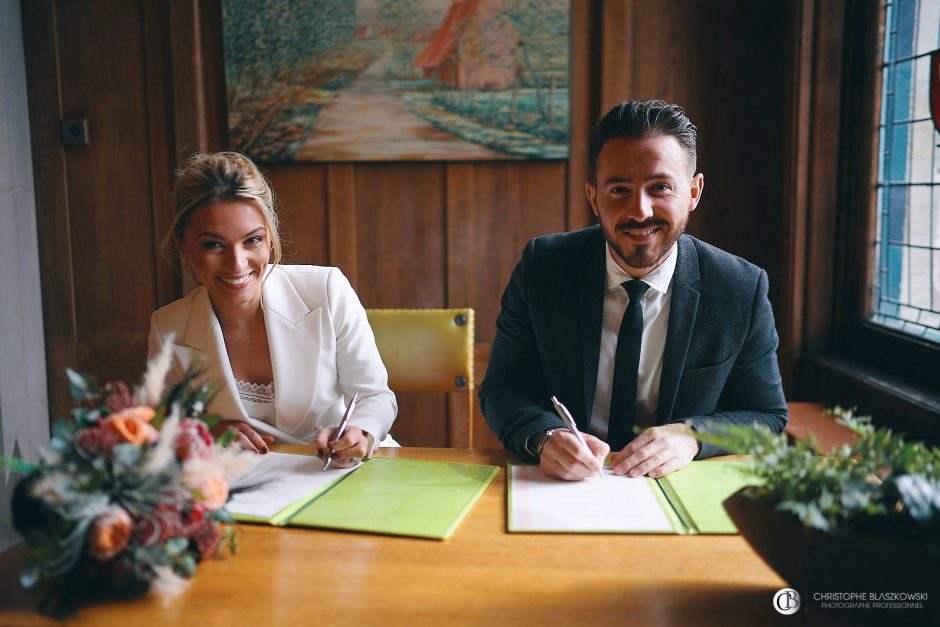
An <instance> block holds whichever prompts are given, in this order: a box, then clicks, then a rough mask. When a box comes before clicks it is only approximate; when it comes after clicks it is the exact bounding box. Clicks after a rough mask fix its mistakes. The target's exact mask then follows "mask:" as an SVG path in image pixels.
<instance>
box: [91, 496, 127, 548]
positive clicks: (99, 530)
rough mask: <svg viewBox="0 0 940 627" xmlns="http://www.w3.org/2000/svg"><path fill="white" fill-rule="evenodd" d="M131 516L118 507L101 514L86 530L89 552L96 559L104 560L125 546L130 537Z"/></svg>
mask: <svg viewBox="0 0 940 627" xmlns="http://www.w3.org/2000/svg"><path fill="white" fill-rule="evenodd" d="M131 527H132V525H131V516H130V514H128V513H127V511H125V510H124V509H122V508H120V507H113V508H111V509H110V510H108V511H107V512H105V513H104V514H101V515H100V516H98V517H97V518H95V521H94V522H93V523H92V524H91V529H89V531H88V548H89V553H91V555H92V556H93V557H95V558H97V559H98V561H101V562H106V561H108V560H109V559H111V558H112V557H114V556H115V555H117V554H118V553H120V552H121V551H122V550H123V549H124V547H126V546H127V542H128V540H130V537H131Z"/></svg>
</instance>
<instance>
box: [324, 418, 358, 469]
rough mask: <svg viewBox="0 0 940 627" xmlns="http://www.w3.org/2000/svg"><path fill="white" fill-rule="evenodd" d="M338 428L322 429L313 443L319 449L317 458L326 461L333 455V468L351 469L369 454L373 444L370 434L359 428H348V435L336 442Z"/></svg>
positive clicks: (345, 434)
mask: <svg viewBox="0 0 940 627" xmlns="http://www.w3.org/2000/svg"><path fill="white" fill-rule="evenodd" d="M338 430H339V428H338V427H327V428H325V429H320V432H319V433H317V437H316V439H315V440H314V441H313V446H314V448H316V449H317V457H319V458H320V459H326V458H327V457H328V456H330V455H331V454H332V456H333V463H332V464H331V467H333V468H349V467H350V466H355V465H356V464H358V463H359V462H360V461H362V458H363V457H365V456H367V455H368V454H369V449H370V448H371V443H370V441H369V436H368V434H367V433H366V432H365V431H363V430H362V429H360V428H359V427H347V429H346V433H344V434H343V437H341V438H340V439H338V440H334V439H333V438H334V437H336V433H337V431H338Z"/></svg>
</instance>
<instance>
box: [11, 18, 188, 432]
mask: <svg viewBox="0 0 940 627" xmlns="http://www.w3.org/2000/svg"><path fill="white" fill-rule="evenodd" d="M22 8H23V26H24V35H25V36H24V40H25V47H26V62H27V77H28V87H29V101H30V120H31V121H30V125H31V132H32V140H33V156H34V171H35V179H36V206H37V214H38V215H37V217H38V227H39V240H40V241H39V243H40V255H41V265H42V280H43V286H42V287H43V300H44V303H43V308H44V318H45V327H46V354H47V367H48V374H49V393H50V410H51V412H52V414H53V416H54V417H59V416H64V415H65V414H66V413H67V411H68V409H69V408H70V405H71V403H70V401H69V398H68V392H67V385H66V382H65V377H64V369H65V368H66V367H72V368H75V369H77V370H80V371H83V372H88V373H93V374H95V375H96V376H98V377H99V379H100V380H108V379H112V378H123V379H126V380H128V382H129V383H135V382H137V381H138V380H139V378H140V375H141V373H142V370H143V367H144V364H145V360H146V352H147V333H148V329H149V321H150V313H151V312H152V311H153V310H154V309H155V308H156V307H157V305H158V303H161V302H165V301H166V300H167V299H168V298H169V296H170V295H171V294H172V293H173V292H175V291H177V288H176V286H175V282H176V279H175V278H174V274H175V273H174V272H173V270H172V267H171V266H169V265H167V264H165V263H162V262H158V255H160V251H159V249H158V247H157V246H156V245H155V242H157V241H159V240H160V239H161V237H162V233H163V231H164V230H165V228H166V226H167V221H168V212H169V209H168V207H167V200H168V193H167V189H168V182H169V177H170V165H169V164H170V163H171V160H172V158H171V153H170V151H169V149H168V146H169V145H170V142H169V137H172V129H173V121H172V116H170V115H169V110H168V107H167V87H168V80H167V78H166V69H167V68H169V63H168V61H167V58H168V50H167V43H166V42H167V41H168V37H167V32H168V28H167V20H168V12H167V9H166V5H165V3H159V2H146V1H140V2H137V1H128V0H30V1H26V2H23V3H22ZM63 119H83V120H87V123H88V124H87V127H88V141H87V145H70V146H66V145H64V144H63V136H62V133H61V129H60V121H61V120H63Z"/></svg>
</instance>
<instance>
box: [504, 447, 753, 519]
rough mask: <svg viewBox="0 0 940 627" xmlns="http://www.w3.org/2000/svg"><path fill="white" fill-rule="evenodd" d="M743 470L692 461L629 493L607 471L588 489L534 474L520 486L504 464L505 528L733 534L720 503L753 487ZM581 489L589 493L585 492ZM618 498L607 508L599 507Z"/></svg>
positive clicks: (720, 463) (729, 463) (741, 466)
mask: <svg viewBox="0 0 940 627" xmlns="http://www.w3.org/2000/svg"><path fill="white" fill-rule="evenodd" d="M745 465H746V462H736V461H695V462H692V463H690V464H689V465H688V466H686V467H685V468H682V469H681V470H678V471H676V472H673V473H671V474H669V475H667V476H666V477H663V478H662V479H650V478H649V477H645V478H644V479H645V482H644V483H645V485H646V486H647V488H648V492H647V491H646V490H643V489H642V488H639V487H638V486H639V485H644V484H636V483H633V484H631V486H630V489H627V488H628V486H627V484H623V483H621V484H618V483H617V482H618V481H621V480H623V477H616V476H614V475H611V474H609V470H608V474H607V475H606V476H605V477H604V478H603V479H601V480H597V479H588V480H586V481H594V482H595V483H594V484H593V485H591V484H587V485H581V484H580V482H571V483H564V482H556V481H553V480H549V479H546V478H544V477H543V476H542V475H541V474H540V473H537V476H538V477H539V479H538V480H537V481H535V483H534V484H533V483H532V482H531V480H526V481H522V482H521V483H520V482H519V481H517V480H516V478H515V475H516V473H515V472H514V471H513V465H512V464H510V465H509V469H508V473H507V474H508V478H509V479H508V480H509V502H508V508H507V509H508V512H507V514H508V528H509V531H511V532H535V533H539V532H541V533H676V534H736V533H737V532H738V531H737V529H736V528H735V526H734V523H733V522H732V521H731V519H730V518H729V517H728V515H727V514H726V513H725V511H724V507H723V506H722V502H723V501H724V500H725V499H726V498H727V497H729V496H731V495H732V494H734V493H735V492H737V491H738V490H739V489H741V488H743V487H744V486H747V485H754V484H756V483H758V480H757V479H756V478H755V477H753V476H752V475H749V474H747V473H746V472H745V471H744V468H745ZM523 475H525V473H523ZM597 481H600V483H597ZM545 489H547V490H548V492H550V494H551V495H550V496H542V495H543V494H547V492H545V491H543V490H545ZM559 489H560V491H559ZM585 489H586V490H590V491H589V492H586V493H585V492H583V491H582V490H585ZM517 490H522V491H523V492H520V493H519V495H518V496H519V497H523V495H524V498H516V496H515V495H516V492H517ZM579 492H580V494H579ZM569 494H570V495H571V498H568V496H567V495H569ZM585 498H587V499H590V501H586V500H585ZM624 498H626V499H627V500H626V501H624V500H622V499H624ZM618 499H621V500H619V502H617V503H614V504H613V505H611V506H610V507H608V506H606V505H604V503H612V502H613V501H616V500H618ZM595 506H599V507H595ZM520 508H521V509H520ZM637 508H640V509H637ZM657 508H658V510H659V511H657ZM642 512H646V513H647V514H648V515H644V514H642ZM631 516H634V517H635V519H631V518H630V517H631ZM650 521H653V524H650ZM655 521H659V522H655Z"/></svg>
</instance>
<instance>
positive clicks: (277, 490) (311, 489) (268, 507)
mask: <svg viewBox="0 0 940 627" xmlns="http://www.w3.org/2000/svg"><path fill="white" fill-rule="evenodd" d="M356 468H358V466H354V467H352V468H330V469H329V470H323V460H322V459H320V458H318V457H315V456H313V455H293V454H289V453H268V454H266V455H262V456H261V459H260V461H259V462H258V464H257V465H256V466H255V467H254V468H253V469H252V470H251V472H249V473H248V474H247V475H244V476H243V477H239V479H238V481H236V482H234V483H233V484H232V488H233V489H237V488H239V487H250V488H251V489H249V490H248V491H246V492H239V493H237V494H235V495H233V496H232V499H231V500H230V501H229V502H228V504H227V505H226V509H228V511H229V513H230V514H233V515H241V516H255V517H260V518H271V517H272V516H274V515H275V514H277V513H278V512H279V511H281V510H282V509H284V508H285V507H287V506H288V505H291V504H293V503H295V502H297V501H298V500H299V499H302V498H303V497H305V496H308V495H312V494H314V493H315V492H317V491H318V490H319V489H321V488H323V487H324V486H326V485H328V484H330V483H331V482H333V481H335V480H336V479H338V478H340V477H342V476H343V475H346V474H348V473H350V472H352V471H353V470H355V469H356Z"/></svg>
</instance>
